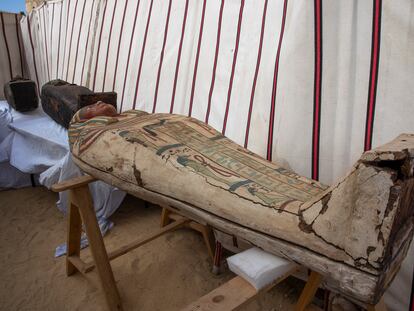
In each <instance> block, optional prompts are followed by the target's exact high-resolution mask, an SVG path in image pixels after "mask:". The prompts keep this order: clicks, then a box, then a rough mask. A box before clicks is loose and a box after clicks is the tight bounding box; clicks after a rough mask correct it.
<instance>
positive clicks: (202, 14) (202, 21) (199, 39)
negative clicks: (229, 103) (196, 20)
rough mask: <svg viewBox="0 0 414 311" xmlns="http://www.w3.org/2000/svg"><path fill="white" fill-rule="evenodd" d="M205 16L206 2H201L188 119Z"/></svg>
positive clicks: (191, 108) (191, 110) (191, 107)
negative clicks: (201, 7)
mask: <svg viewBox="0 0 414 311" xmlns="http://www.w3.org/2000/svg"><path fill="white" fill-rule="evenodd" d="M205 15H206V0H204V1H203V9H202V12H201V21H200V30H199V32H198V42H197V53H196V59H195V63H194V72H193V81H192V83H191V95H190V106H189V109H188V116H190V117H191V114H192V113H193V101H194V90H195V85H196V81H197V69H198V60H199V58H200V47H201V41H202V39H203V28H204V16H205Z"/></svg>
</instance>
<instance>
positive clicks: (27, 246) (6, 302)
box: [0, 187, 302, 311]
mask: <svg viewBox="0 0 414 311" xmlns="http://www.w3.org/2000/svg"><path fill="white" fill-rule="evenodd" d="M56 201H57V195H56V194H55V193H52V192H50V191H48V190H47V189H45V188H42V187H37V188H25V189H20V190H8V191H1V192H0V234H1V238H0V310H106V305H105V301H104V297H103V295H102V294H101V291H100V288H99V287H98V286H97V285H94V284H93V283H92V282H91V281H90V280H88V279H86V278H84V277H83V276H82V275H80V274H79V273H78V274H75V275H73V276H71V277H66V275H65V259H64V257H61V258H54V250H55V247H56V246H57V245H59V244H60V243H62V242H64V241H65V237H66V222H65V218H64V215H63V214H62V213H61V212H60V211H59V210H58V209H57V208H56V205H55V202H56ZM160 212H161V210H160V208H158V207H155V206H151V207H149V208H145V207H144V204H143V202H142V201H140V200H138V199H136V198H133V197H130V196H128V197H127V198H126V199H125V200H124V202H123V204H122V206H121V207H120V209H119V210H118V211H117V212H116V213H115V214H114V215H113V217H112V220H113V222H114V223H115V227H114V228H113V229H112V230H111V231H110V233H109V234H108V235H107V236H106V237H105V239H104V241H105V244H106V247H107V249H108V250H111V249H114V248H116V247H118V246H119V245H121V244H123V243H126V242H129V241H132V240H134V239H136V238H138V237H139V236H140V235H143V234H147V233H150V232H151V231H153V230H156V228H158V226H159V218H160ZM82 256H85V258H87V257H90V254H89V250H87V249H86V250H85V251H82ZM112 267H113V271H114V275H115V279H116V282H117V285H118V288H119V290H120V294H121V298H122V301H123V305H124V309H125V310H151V311H154V310H179V309H180V308H182V307H185V306H186V305H187V304H189V303H190V302H192V301H194V300H196V299H197V298H199V297H201V296H202V295H204V294H206V293H208V292H209V291H211V290H213V289H214V288H216V287H218V286H219V285H221V284H223V283H224V282H226V281H227V280H229V279H230V278H232V277H233V276H234V275H233V274H232V273H231V272H226V273H224V274H223V275H220V276H215V275H213V274H212V273H211V267H212V263H211V260H210V258H209V257H208V255H207V251H206V248H205V246H204V244H203V240H202V238H201V236H200V235H199V234H198V233H196V232H194V231H191V230H188V229H180V230H177V231H175V232H172V233H168V234H166V235H164V236H162V237H160V238H158V239H157V240H155V241H153V242H151V243H149V244H147V245H145V246H143V247H141V248H138V249H136V250H134V251H132V252H130V253H128V254H126V255H124V256H122V257H119V258H117V259H115V260H113V261H112ZM301 286H302V284H301V283H300V282H298V281H296V280H295V279H293V278H292V279H288V280H286V281H284V282H283V283H282V284H280V285H278V286H277V287H275V288H274V289H272V290H271V291H270V292H268V293H265V294H264V295H262V296H261V297H260V298H259V299H258V300H256V301H253V302H251V303H250V304H249V305H247V306H245V307H243V309H242V310H273V311H289V310H292V309H293V308H292V306H293V304H294V302H295V301H296V299H297V297H298V294H299V291H300V290H301Z"/></svg>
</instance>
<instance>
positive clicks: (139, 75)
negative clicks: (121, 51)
mask: <svg viewBox="0 0 414 311" xmlns="http://www.w3.org/2000/svg"><path fill="white" fill-rule="evenodd" d="M153 3H154V0H151V3H150V7H149V11H148V17H147V24H146V26H145V34H144V41H143V42H142V48H141V57H140V60H139V67H138V76H137V82H136V84H135V93H134V100H133V102H132V107H133V109H135V105H136V103H137V97H138V89H139V81H140V79H141V70H142V62H143V61H144V55H145V46H146V45H147V36H148V29H149V26H150V23H151V14H152V5H153Z"/></svg>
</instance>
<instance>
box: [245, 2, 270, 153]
mask: <svg viewBox="0 0 414 311" xmlns="http://www.w3.org/2000/svg"><path fill="white" fill-rule="evenodd" d="M267 2H268V0H265V3H264V6H263V14H262V27H261V30H260V41H259V49H258V52H257V61H256V69H255V71H254V77H253V85H252V91H251V93H250V103H249V112H248V114H247V124H246V133H245V135H244V148H247V147H248V144H249V133H250V122H251V119H252V111H253V103H254V94H255V92H256V84H257V76H258V75H259V69H260V62H261V59H262V49H263V35H264V31H265V27H266V14H267Z"/></svg>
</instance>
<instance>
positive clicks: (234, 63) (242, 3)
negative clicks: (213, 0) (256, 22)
mask: <svg viewBox="0 0 414 311" xmlns="http://www.w3.org/2000/svg"><path fill="white" fill-rule="evenodd" d="M243 10H244V0H241V2H240V11H239V19H238V22H237V35H236V44H235V47H234V55H233V64H232V65H231V74H230V81H229V88H228V91H227V102H226V111H225V113H224V120H223V129H222V131H221V132H222V134H223V135H224V134H226V127H227V118H228V116H229V108H230V101H231V92H232V90H233V79H234V71H235V69H236V63H237V54H238V53H239V43H240V32H241V27H242V22H243Z"/></svg>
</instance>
